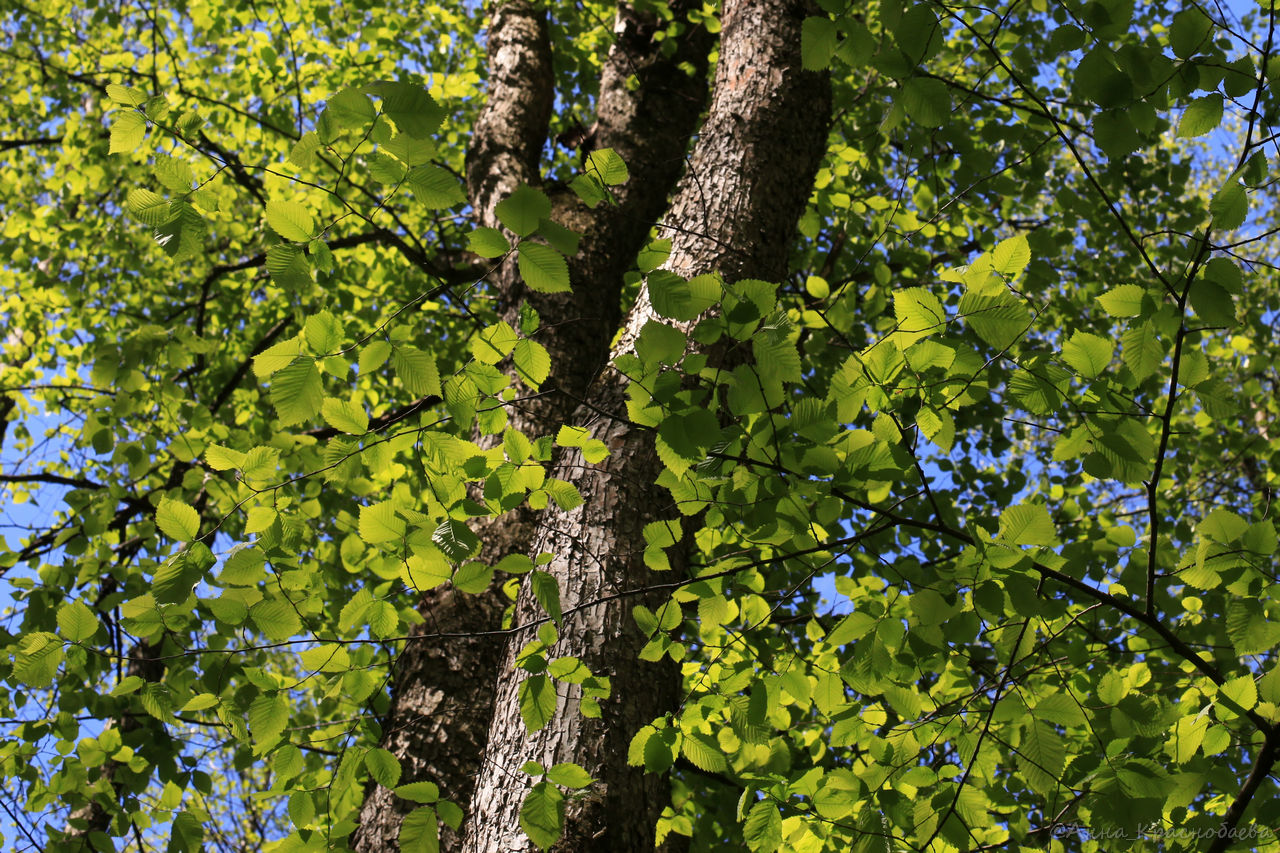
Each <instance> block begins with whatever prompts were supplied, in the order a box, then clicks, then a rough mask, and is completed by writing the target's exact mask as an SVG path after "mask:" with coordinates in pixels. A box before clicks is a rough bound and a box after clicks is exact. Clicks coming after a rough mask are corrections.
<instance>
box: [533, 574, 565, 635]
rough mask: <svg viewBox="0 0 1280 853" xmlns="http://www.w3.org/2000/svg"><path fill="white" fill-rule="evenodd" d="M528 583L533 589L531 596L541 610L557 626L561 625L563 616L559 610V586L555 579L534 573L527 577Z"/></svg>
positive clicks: (548, 575)
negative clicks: (540, 606)
mask: <svg viewBox="0 0 1280 853" xmlns="http://www.w3.org/2000/svg"><path fill="white" fill-rule="evenodd" d="M529 583H530V584H531V585H532V587H533V595H534V597H535V598H537V599H538V603H539V604H541V605H542V609H543V610H545V611H547V615H548V616H550V617H551V620H552V621H553V622H555V623H556V624H557V625H559V624H561V622H562V620H563V619H564V614H563V612H562V611H561V610H560V584H559V583H557V582H556V579H555V578H554V577H553V576H551V575H550V574H548V573H547V572H544V571H541V570H539V571H535V572H532V573H531V574H530V575H529Z"/></svg>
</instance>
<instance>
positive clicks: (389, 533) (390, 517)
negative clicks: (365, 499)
mask: <svg viewBox="0 0 1280 853" xmlns="http://www.w3.org/2000/svg"><path fill="white" fill-rule="evenodd" d="M359 529H360V538H361V539H363V540H364V541H365V542H367V543H369V544H370V545H378V544H381V543H383V542H395V541H399V540H400V539H402V538H404V531H405V523H404V519H403V518H401V517H400V516H399V515H397V514H396V508H395V506H393V505H392V504H391V502H390V501H383V502H382V503H376V504H372V505H370V506H362V507H360V525H359Z"/></svg>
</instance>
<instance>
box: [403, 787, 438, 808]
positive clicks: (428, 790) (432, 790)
mask: <svg viewBox="0 0 1280 853" xmlns="http://www.w3.org/2000/svg"><path fill="white" fill-rule="evenodd" d="M395 795H396V796H397V797H399V798H400V799H402V800H409V801H410V802H414V803H434V802H435V801H436V800H438V799H440V786H439V785H437V784H436V783H435V782H410V783H408V784H407V785H401V786H399V787H398V788H396V790H395Z"/></svg>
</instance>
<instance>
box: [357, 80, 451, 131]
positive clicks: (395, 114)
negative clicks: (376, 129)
mask: <svg viewBox="0 0 1280 853" xmlns="http://www.w3.org/2000/svg"><path fill="white" fill-rule="evenodd" d="M369 89H370V91H372V92H373V93H374V94H376V95H378V96H380V97H381V98H382V111H383V112H384V113H386V114H387V115H388V116H390V117H391V120H392V121H394V122H395V123H396V127H397V128H398V129H399V130H400V132H401V133H403V134H405V135H407V136H410V137H413V138H415V139H429V138H430V137H431V135H432V134H433V133H435V132H436V130H437V129H438V128H439V127H440V123H441V122H442V121H444V115H445V112H444V108H443V107H441V106H440V105H439V104H438V103H436V101H435V99H434V98H432V97H431V94H430V93H429V92H428V91H427V90H426V89H424V88H423V87H422V86H421V85H419V84H417V83H405V82H399V81H387V80H384V81H381V82H378V83H374V84H372V85H371V86H369Z"/></svg>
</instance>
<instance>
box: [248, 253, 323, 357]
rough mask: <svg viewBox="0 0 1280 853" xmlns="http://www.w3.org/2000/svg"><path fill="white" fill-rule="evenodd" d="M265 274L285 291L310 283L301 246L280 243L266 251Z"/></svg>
mask: <svg viewBox="0 0 1280 853" xmlns="http://www.w3.org/2000/svg"><path fill="white" fill-rule="evenodd" d="M267 272H268V273H270V275H271V280H272V281H274V282H275V283H276V284H277V285H279V286H280V287H283V288H284V289H285V290H300V289H302V288H303V287H305V286H306V285H308V284H310V283H311V265H310V264H308V263H307V256H306V255H305V254H303V252H302V247H301V246H293V245H290V244H287V243H281V244H278V245H275V246H272V247H271V248H269V249H267ZM273 349H274V347H273ZM259 375H261V373H259Z"/></svg>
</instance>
